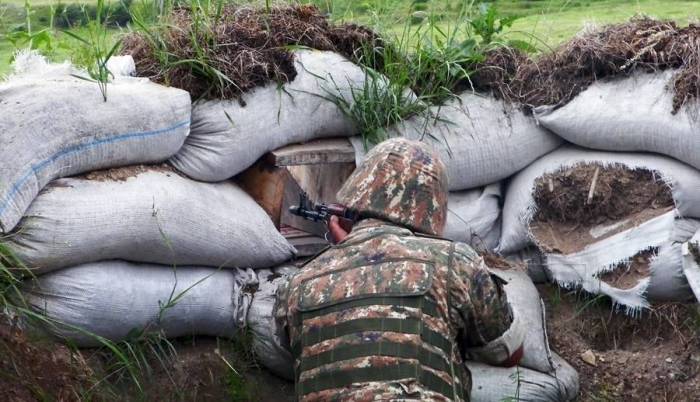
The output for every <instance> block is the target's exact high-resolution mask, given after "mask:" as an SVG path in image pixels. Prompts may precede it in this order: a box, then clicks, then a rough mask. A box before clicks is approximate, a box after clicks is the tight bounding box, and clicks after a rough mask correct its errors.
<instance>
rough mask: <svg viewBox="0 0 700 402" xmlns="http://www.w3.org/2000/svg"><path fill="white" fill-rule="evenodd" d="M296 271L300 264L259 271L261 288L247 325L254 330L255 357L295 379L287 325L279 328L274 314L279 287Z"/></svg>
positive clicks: (257, 292)
mask: <svg viewBox="0 0 700 402" xmlns="http://www.w3.org/2000/svg"><path fill="white" fill-rule="evenodd" d="M296 271H297V268H296V267H294V266H292V265H289V266H280V267H276V268H274V269H272V270H270V269H261V270H259V271H256V273H257V275H258V289H257V290H256V291H255V293H254V294H253V301H252V303H251V304H250V310H249V311H248V319H247V323H248V328H249V329H250V330H251V331H252V333H253V351H254V352H255V356H256V360H257V361H258V362H259V363H260V364H262V365H263V366H264V367H265V368H267V369H268V370H270V371H272V372H273V373H275V374H277V375H278V376H280V377H282V378H285V379H287V380H290V381H292V380H294V358H293V357H292V354H291V353H290V351H289V350H288V349H287V348H286V347H285V346H284V345H288V344H289V341H288V340H287V339H286V334H285V331H284V329H283V328H282V329H280V328H277V323H276V321H275V317H274V315H273V314H274V307H275V303H276V302H277V297H276V296H277V287H278V286H279V285H281V284H283V283H285V282H286V281H287V280H288V279H289V276H291V275H292V274H293V273H294V272H296ZM282 337H285V338H284V339H282Z"/></svg>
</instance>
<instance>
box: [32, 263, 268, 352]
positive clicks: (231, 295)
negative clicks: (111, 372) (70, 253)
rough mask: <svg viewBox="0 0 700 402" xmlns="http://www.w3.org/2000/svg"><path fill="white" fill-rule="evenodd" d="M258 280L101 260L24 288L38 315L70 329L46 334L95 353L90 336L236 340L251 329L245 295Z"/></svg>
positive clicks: (245, 274) (241, 274) (239, 273)
mask: <svg viewBox="0 0 700 402" xmlns="http://www.w3.org/2000/svg"><path fill="white" fill-rule="evenodd" d="M256 281H257V278H256V277H255V273H254V272H253V271H252V270H248V271H244V270H240V269H236V270H217V269H214V268H200V267H178V268H173V267H167V266H163V265H147V264H132V263H128V262H123V261H103V262H98V263H91V264H85V265H80V266H77V267H71V268H66V269H63V270H60V271H57V272H52V273H49V274H46V275H42V276H39V277H38V278H36V279H35V280H32V281H30V282H29V283H27V284H25V286H24V296H25V299H26V300H27V302H28V303H29V304H30V306H32V308H33V309H34V310H35V311H37V312H39V313H42V314H45V315H46V316H47V317H49V318H50V319H52V320H54V321H57V322H60V323H62V324H64V325H58V326H47V328H46V329H48V330H49V331H50V332H52V333H53V334H54V335H56V336H58V337H61V338H64V339H66V340H68V341H71V342H73V343H75V344H76V345H77V346H80V347H92V346H99V345H100V343H99V342H98V341H97V340H96V339H95V337H94V336H91V335H89V334H94V335H98V336H101V337H104V338H106V339H109V340H112V341H121V340H125V339H127V337H128V335H129V334H130V332H132V331H136V332H138V331H143V330H148V331H161V330H162V331H163V333H164V335H165V336H166V337H168V338H173V337H178V336H185V335H210V336H221V337H232V336H234V335H236V334H237V331H238V330H239V329H241V328H243V326H244V325H245V313H246V311H247V308H248V306H249V304H250V301H251V299H252V295H251V294H250V293H249V292H248V291H247V290H246V289H247V286H248V285H249V284H250V283H255V282H256ZM183 292H184V293H183ZM178 296H180V297H179V298H178V299H177V300H175V303H174V305H172V306H170V307H166V308H163V306H167V305H168V304H169V302H170V301H173V300H174V299H175V298H177V297H178ZM132 333H133V332H132Z"/></svg>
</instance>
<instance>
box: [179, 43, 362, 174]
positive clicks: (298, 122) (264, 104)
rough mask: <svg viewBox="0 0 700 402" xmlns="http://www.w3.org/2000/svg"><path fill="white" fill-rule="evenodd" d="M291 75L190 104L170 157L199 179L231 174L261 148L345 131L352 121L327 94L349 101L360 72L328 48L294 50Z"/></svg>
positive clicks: (351, 129)
mask: <svg viewBox="0 0 700 402" xmlns="http://www.w3.org/2000/svg"><path fill="white" fill-rule="evenodd" d="M294 65H295V67H296V70H297V76H296V78H295V79H294V80H293V81H292V82H289V83H287V84H284V85H282V86H281V87H280V86H279V85H278V84H276V83H270V84H268V85H266V86H264V87H260V88H257V89H253V90H252V91H250V92H248V93H246V94H244V95H243V96H242V103H243V104H244V105H245V106H243V105H242V103H241V102H240V101H238V100H226V101H223V100H222V101H205V102H200V103H197V104H195V105H194V106H193V109H192V133H191V134H190V136H189V137H188V138H187V141H186V142H185V145H184V146H183V147H182V149H181V150H180V152H178V154H177V155H175V156H174V157H173V158H172V160H171V162H172V164H173V165H174V166H175V167H176V168H177V169H179V170H180V171H181V172H183V173H185V174H186V175H188V176H190V177H192V178H194V179H197V180H202V181H220V180H224V179H228V178H229V177H232V176H234V175H236V174H238V173H240V172H241V171H243V170H244V169H246V168H247V167H249V166H250V165H252V164H253V163H254V162H255V161H256V160H257V159H258V158H260V157H261V156H262V155H264V154H265V153H267V152H269V151H272V150H275V149H277V148H279V147H282V146H284V145H287V144H291V143H297V142H304V141H308V140H311V139H314V138H319V137H337V136H350V135H353V134H355V133H356V130H355V128H354V125H353V123H352V121H351V120H350V119H349V118H347V117H346V116H345V115H344V114H343V113H342V112H341V110H340V109H339V108H338V107H337V106H336V105H335V104H334V103H333V102H331V101H329V100H328V99H324V98H325V97H328V96H329V94H330V93H333V94H336V96H343V97H344V98H345V99H346V100H348V102H350V101H351V99H352V96H351V93H352V91H351V88H358V87H359V88H361V87H362V85H363V82H364V80H365V72H364V71H363V70H362V69H361V68H360V67H359V66H357V65H355V64H353V63H352V62H350V61H348V60H347V59H345V58H344V57H342V56H340V55H338V54H336V53H333V52H322V51H316V50H303V51H297V52H295V63H294Z"/></svg>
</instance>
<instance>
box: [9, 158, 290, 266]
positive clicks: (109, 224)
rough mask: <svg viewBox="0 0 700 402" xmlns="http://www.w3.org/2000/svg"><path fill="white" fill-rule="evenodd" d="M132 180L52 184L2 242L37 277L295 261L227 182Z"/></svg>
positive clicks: (160, 174)
mask: <svg viewBox="0 0 700 402" xmlns="http://www.w3.org/2000/svg"><path fill="white" fill-rule="evenodd" d="M130 168H132V167H130ZM134 168H135V167H134ZM124 170H125V169H120V170H119V171H124ZM137 172H138V170H137ZM135 174H136V176H134V177H128V178H126V179H125V180H124V181H114V180H109V179H100V180H89V179H86V178H65V179H59V180H56V181H54V182H53V183H51V184H50V185H49V186H48V187H47V188H46V190H45V191H43V192H42V193H41V194H40V195H39V196H38V197H37V198H36V200H35V201H34V202H33V203H32V205H31V206H30V208H29V210H28V211H27V217H26V218H25V219H24V220H23V221H22V223H21V224H20V225H19V226H18V230H17V231H16V232H15V233H13V234H11V235H9V236H8V237H6V238H5V239H3V242H4V243H5V245H6V246H7V247H8V248H9V249H10V250H11V251H13V252H14V254H15V255H16V256H17V257H18V258H19V259H20V261H22V262H24V264H25V265H27V267H29V268H30V269H32V270H33V271H34V272H35V273H42V272H47V271H51V270H55V269H58V268H62V267H66V266H72V265H78V264H82V263H86V262H93V261H101V260H108V259H122V260H129V261H136V262H148V263H155V264H165V265H203V266H211V267H216V268H218V267H242V268H247V267H252V268H260V267H269V266H273V265H277V264H279V263H281V262H283V261H285V260H287V259H289V258H291V257H292V255H293V252H294V248H293V247H292V246H291V245H290V244H289V243H288V242H287V241H286V239H285V238H284V237H282V235H281V234H280V233H279V232H278V231H277V229H276V228H275V226H274V225H273V223H272V221H271V220H270V218H269V216H268V215H267V214H266V213H265V211H264V210H263V209H262V208H261V207H260V206H259V205H258V204H257V203H256V202H255V201H254V200H253V199H252V198H251V197H250V196H249V195H248V194H246V193H245V192H244V191H243V190H241V189H240V188H239V187H238V186H236V185H235V184H233V183H232V182H220V183H202V182H197V181H194V180H190V179H187V178H185V177H182V176H180V175H178V174H177V173H175V172H173V171H169V170H162V169H161V170H147V171H145V172H141V173H135Z"/></svg>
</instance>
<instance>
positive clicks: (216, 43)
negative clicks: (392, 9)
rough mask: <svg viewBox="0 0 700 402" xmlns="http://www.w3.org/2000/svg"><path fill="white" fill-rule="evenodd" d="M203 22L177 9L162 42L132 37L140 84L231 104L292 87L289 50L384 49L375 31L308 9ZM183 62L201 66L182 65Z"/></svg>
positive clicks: (354, 54) (235, 11)
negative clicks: (268, 88)
mask: <svg viewBox="0 0 700 402" xmlns="http://www.w3.org/2000/svg"><path fill="white" fill-rule="evenodd" d="M201 18H202V17H201V16H199V15H197V16H196V17H195V16H193V13H192V12H191V11H190V10H189V9H187V8H178V9H175V10H174V11H173V13H172V15H171V16H170V21H169V23H168V24H166V27H167V28H165V29H164V31H163V32H160V33H159V35H162V36H161V37H160V39H161V40H157V41H156V40H153V39H151V36H150V35H148V34H146V33H133V34H130V35H129V36H127V37H126V38H125V40H124V45H123V53H125V54H131V55H132V56H133V57H134V61H135V62H136V71H137V73H138V74H139V75H140V76H145V77H149V78H151V79H152V80H153V81H155V82H159V83H163V84H167V85H171V86H174V87H177V88H182V89H185V90H187V91H189V92H190V94H191V96H192V97H193V98H195V99H198V98H201V97H205V98H224V99H231V98H236V97H237V96H239V95H240V94H241V93H243V92H246V91H248V90H250V89H252V88H254V87H256V86H260V85H264V84H266V83H268V82H271V81H273V82H280V83H284V82H288V81H292V80H293V79H294V78H295V76H296V70H295V68H294V60H293V54H292V53H291V51H290V50H289V47H290V46H303V47H310V48H314V49H318V50H330V51H335V52H339V53H341V54H343V55H345V56H346V57H349V58H351V59H357V58H358V57H360V56H361V54H362V52H363V50H362V49H363V47H369V48H373V47H374V46H380V45H381V41H380V39H379V38H378V36H377V35H376V34H375V33H374V32H372V31H371V30H369V29H367V28H364V27H360V26H358V25H355V24H345V25H339V26H333V25H331V24H329V23H328V20H327V19H326V17H324V16H323V15H321V14H320V12H319V10H318V9H317V8H316V7H314V6H309V5H298V6H277V7H271V8H270V10H269V12H268V11H267V10H265V9H261V8H250V7H241V6H235V5H228V6H225V7H224V8H223V10H221V15H220V17H218V18H216V17H214V16H206V17H204V19H205V20H207V21H208V22H207V23H204V22H202V21H201V20H200V19H201ZM207 24H210V25H207ZM193 38H196V40H193ZM193 42H195V43H196V46H193ZM163 57H165V59H164V58H163ZM185 60H200V61H201V62H184V63H180V62H182V61H185ZM175 63H180V64H178V65H175ZM220 74H223V75H224V76H225V77H222V76H221V75H220ZM216 82H218V83H219V84H218V85H215V83H216Z"/></svg>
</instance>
